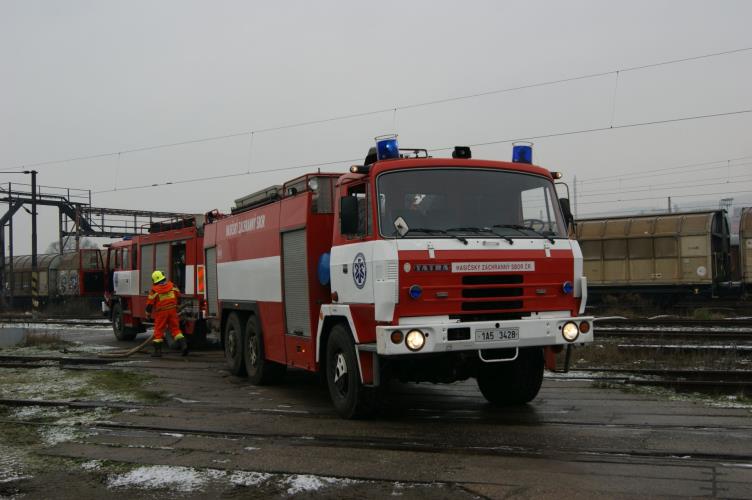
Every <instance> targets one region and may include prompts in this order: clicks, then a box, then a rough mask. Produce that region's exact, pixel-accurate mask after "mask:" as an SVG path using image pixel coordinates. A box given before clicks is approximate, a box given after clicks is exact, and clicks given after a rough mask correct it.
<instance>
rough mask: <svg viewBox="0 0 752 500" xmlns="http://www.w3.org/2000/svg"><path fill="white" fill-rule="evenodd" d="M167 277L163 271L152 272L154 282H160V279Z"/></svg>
mask: <svg viewBox="0 0 752 500" xmlns="http://www.w3.org/2000/svg"><path fill="white" fill-rule="evenodd" d="M164 279H166V278H165V275H164V273H163V272H162V271H159V270H156V271H154V272H153V273H151V281H152V282H153V283H159V282H160V281H162V280H164Z"/></svg>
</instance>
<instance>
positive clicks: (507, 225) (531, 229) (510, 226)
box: [493, 224, 556, 243]
mask: <svg viewBox="0 0 752 500" xmlns="http://www.w3.org/2000/svg"><path fill="white" fill-rule="evenodd" d="M493 227H501V228H508V229H515V230H517V231H519V232H520V233H522V234H525V233H524V232H523V231H532V232H533V233H535V234H537V235H538V236H540V237H541V238H546V239H547V240H548V241H550V242H551V243H556V240H554V239H553V238H552V237H551V235H546V234H544V233H542V232H540V231H538V230H537V229H533V228H532V227H527V226H521V225H519V224H494V225H493Z"/></svg>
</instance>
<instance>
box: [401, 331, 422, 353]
mask: <svg viewBox="0 0 752 500" xmlns="http://www.w3.org/2000/svg"><path fill="white" fill-rule="evenodd" d="M405 345H406V346H407V348H408V349H410V350H411V351H420V350H421V349H423V346H424V345H426V336H425V335H423V332H421V331H420V330H410V331H409V332H407V335H406V336H405Z"/></svg>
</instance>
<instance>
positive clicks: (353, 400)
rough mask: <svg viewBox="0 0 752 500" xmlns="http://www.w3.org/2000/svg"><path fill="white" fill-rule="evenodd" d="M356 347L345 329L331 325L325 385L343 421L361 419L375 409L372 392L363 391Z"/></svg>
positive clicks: (372, 390)
mask: <svg viewBox="0 0 752 500" xmlns="http://www.w3.org/2000/svg"><path fill="white" fill-rule="evenodd" d="M355 356H356V353H355V344H354V343H353V340H352V335H351V334H350V331H349V329H348V328H347V327H345V326H344V325H342V324H337V325H334V327H333V328H332V330H331V334H330V335H329V342H328V343H327V344H326V381H327V386H328V387H329V395H330V396H331V398H332V403H334V407H335V408H336V410H337V413H339V414H340V416H341V417H343V418H362V417H367V416H369V415H371V414H372V413H373V412H374V411H375V410H376V408H377V404H378V402H377V398H376V396H377V394H376V391H375V389H373V388H370V387H364V386H363V384H362V383H361V382H360V372H359V371H358V362H357V359H356V357H355Z"/></svg>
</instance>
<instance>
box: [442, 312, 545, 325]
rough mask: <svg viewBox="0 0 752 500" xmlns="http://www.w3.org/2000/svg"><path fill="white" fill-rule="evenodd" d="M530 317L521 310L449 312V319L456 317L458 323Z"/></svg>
mask: <svg viewBox="0 0 752 500" xmlns="http://www.w3.org/2000/svg"><path fill="white" fill-rule="evenodd" d="M528 317H530V313H522V312H497V313H476V314H450V315H449V319H457V320H459V321H460V323H470V322H473V321H508V320H515V319H522V318H528Z"/></svg>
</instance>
